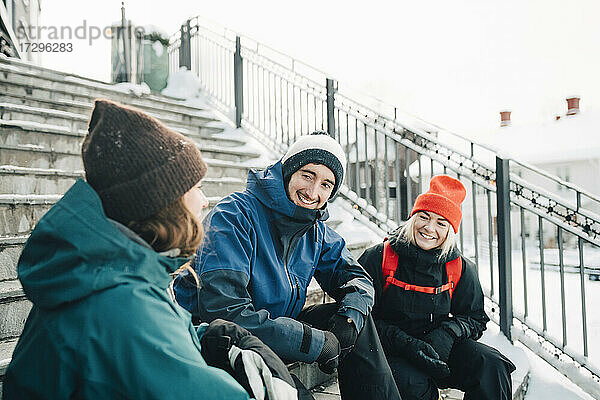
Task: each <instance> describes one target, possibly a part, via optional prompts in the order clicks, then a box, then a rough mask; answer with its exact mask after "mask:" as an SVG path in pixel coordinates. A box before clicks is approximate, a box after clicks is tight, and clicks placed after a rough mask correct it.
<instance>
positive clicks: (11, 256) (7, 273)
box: [0, 235, 28, 282]
mask: <svg viewBox="0 0 600 400" xmlns="http://www.w3.org/2000/svg"><path fill="white" fill-rule="evenodd" d="M27 237H28V236H25V235H23V236H14V237H0V282H1V281H7V280H11V279H17V262H18V261H19V256H20V255H21V251H22V250H23V246H24V245H25V242H26V241H27Z"/></svg>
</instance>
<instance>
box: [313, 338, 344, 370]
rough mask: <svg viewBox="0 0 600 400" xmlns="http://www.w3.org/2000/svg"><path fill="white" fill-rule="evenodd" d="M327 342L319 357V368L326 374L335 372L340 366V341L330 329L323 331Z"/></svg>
mask: <svg viewBox="0 0 600 400" xmlns="http://www.w3.org/2000/svg"><path fill="white" fill-rule="evenodd" d="M323 333H324V334H325V342H324V343H323V349H322V350H321V354H319V357H317V363H319V369H320V370H321V371H323V372H324V373H326V374H333V373H334V372H335V370H336V368H337V367H338V364H339V357H340V342H339V341H338V340H337V338H336V337H335V335H334V334H333V333H331V332H329V331H323Z"/></svg>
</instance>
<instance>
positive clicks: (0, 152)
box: [0, 143, 260, 171]
mask: <svg viewBox="0 0 600 400" xmlns="http://www.w3.org/2000/svg"><path fill="white" fill-rule="evenodd" d="M200 149H201V151H202V155H203V156H204V157H205V158H212V159H218V160H221V161H232V162H236V163H239V164H241V165H243V164H244V163H246V162H248V161H251V159H252V158H258V157H259V155H260V154H258V153H256V152H254V151H244V150H240V149H238V148H233V147H223V146H217V145H208V144H207V145H203V146H201V147H200ZM0 165H15V166H19V167H26V168H45V169H61V170H65V171H80V170H82V169H83V162H82V160H81V155H80V152H79V151H56V150H52V149H51V148H50V149H49V148H45V147H44V146H42V145H38V144H32V143H27V144H19V145H7V144H2V143H0Z"/></svg>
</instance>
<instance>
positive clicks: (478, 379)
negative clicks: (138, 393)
mask: <svg viewBox="0 0 600 400" xmlns="http://www.w3.org/2000/svg"><path fill="white" fill-rule="evenodd" d="M448 366H449V367H450V371H451V375H450V377H449V378H448V380H447V382H444V384H443V385H441V387H454V388H457V389H460V390H462V391H463V392H465V397H464V400H509V399H512V381H511V378H510V374H511V373H512V372H513V371H514V370H515V365H514V364H513V363H512V362H511V361H510V360H509V359H508V358H506V357H505V356H504V355H503V354H502V353H500V352H499V351H498V350H496V349H494V348H493V347H490V346H487V345H485V344H483V343H479V342H477V341H474V340H470V339H469V340H465V341H462V342H459V343H456V344H455V345H454V347H453V348H452V352H451V353H450V359H449V360H448Z"/></svg>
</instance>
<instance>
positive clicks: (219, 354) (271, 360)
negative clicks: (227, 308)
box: [200, 319, 294, 395]
mask: <svg viewBox="0 0 600 400" xmlns="http://www.w3.org/2000/svg"><path fill="white" fill-rule="evenodd" d="M200 344H201V346H202V351H201V354H202V357H203V358H204V360H205V361H206V363H207V364H208V365H210V366H212V367H217V368H220V369H223V370H225V371H227V372H228V373H229V374H230V375H231V376H233V377H234V378H235V380H236V381H237V382H238V383H239V384H240V385H242V387H243V388H244V389H246V391H247V392H248V393H249V394H251V395H254V393H253V391H252V387H251V384H250V381H249V376H248V374H247V372H246V368H245V366H244V362H243V360H242V357H240V356H238V357H237V358H236V359H235V362H234V367H233V368H232V367H231V362H230V360H229V350H230V349H231V346H236V347H239V348H240V349H242V350H243V351H247V350H249V351H253V352H254V353H257V354H258V355H260V357H261V358H262V360H263V361H264V363H265V364H266V366H267V367H268V368H269V371H270V372H271V375H272V376H273V377H275V378H279V379H281V380H282V381H284V382H286V383H288V384H289V385H290V386H291V387H294V380H293V379H292V376H291V375H290V373H289V371H288V369H287V367H286V365H285V364H284V363H283V361H281V359H280V358H279V357H278V356H277V355H276V354H275V353H274V352H273V351H272V350H271V349H270V348H269V347H268V346H267V345H265V344H264V343H263V342H261V341H260V339H258V338H257V337H256V336H253V335H252V334H251V333H250V332H249V331H247V330H246V329H244V328H242V327H241V326H239V325H237V324H235V323H233V322H229V321H225V320H222V319H216V320H214V321H213V322H211V323H210V324H209V325H208V327H207V328H206V330H205V331H204V334H203V335H202V337H201V338H200Z"/></svg>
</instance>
